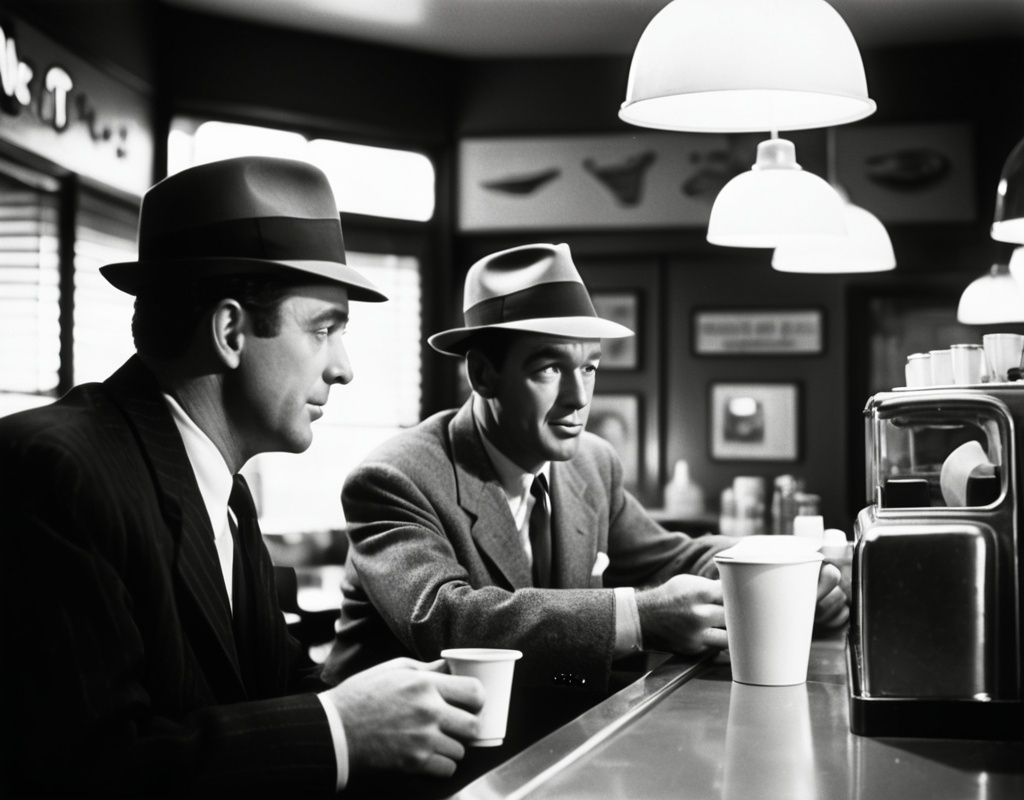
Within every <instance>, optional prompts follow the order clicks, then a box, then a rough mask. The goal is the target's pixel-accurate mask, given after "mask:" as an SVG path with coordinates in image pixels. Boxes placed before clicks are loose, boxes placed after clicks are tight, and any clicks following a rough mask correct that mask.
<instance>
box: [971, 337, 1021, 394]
mask: <svg viewBox="0 0 1024 800" xmlns="http://www.w3.org/2000/svg"><path fill="white" fill-rule="evenodd" d="M981 340H982V341H983V342H984V349H985V361H986V362H987V363H988V374H989V380H990V381H992V382H993V383H1005V382H1006V381H1008V380H1010V377H1009V372H1010V370H1011V369H1020V365H1021V356H1022V353H1024V336H1022V335H1021V334H1019V333H986V334H985V335H984V336H982V337H981Z"/></svg>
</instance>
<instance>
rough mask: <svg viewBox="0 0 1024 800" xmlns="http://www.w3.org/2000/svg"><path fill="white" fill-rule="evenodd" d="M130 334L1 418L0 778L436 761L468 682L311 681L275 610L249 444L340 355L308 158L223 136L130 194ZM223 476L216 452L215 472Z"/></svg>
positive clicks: (143, 776)
mask: <svg viewBox="0 0 1024 800" xmlns="http://www.w3.org/2000/svg"><path fill="white" fill-rule="evenodd" d="M103 274H104V276H105V277H106V278H107V279H108V280H109V281H110V282H111V283H112V284H113V285H114V286H116V287H117V288H119V289H122V290H124V291H126V292H128V293H130V294H133V295H135V298H136V300H135V316H134V319H133V323H132V327H133V333H134V337H135V344H136V350H137V353H136V355H135V356H133V357H132V358H131V359H129V361H128V362H127V363H125V364H124V366H122V367H121V368H120V369H119V370H118V371H117V372H116V373H115V374H114V375H113V376H111V377H110V378H109V379H108V380H106V381H104V382H103V383H93V384H85V385H81V386H78V387H76V388H74V389H72V390H71V391H70V392H69V393H68V394H66V395H65V396H64V397H62V398H61V399H60V400H58V401H57V402H55V403H53V404H52V405H50V406H47V407H45V408H39V409H36V410H32V411H27V412H22V413H19V414H16V415H12V416H9V417H7V418H5V419H3V420H0V508H2V509H3V511H2V514H3V517H2V519H3V522H2V540H0V541H2V548H3V549H2V558H0V591H2V592H3V596H2V602H0V636H2V641H3V647H4V652H3V657H2V662H0V663H2V670H3V671H2V675H0V693H2V694H0V698H2V708H0V719H2V720H3V725H4V729H5V734H6V735H5V737H4V738H5V743H4V747H3V756H2V759H3V760H2V767H3V772H2V787H0V788H2V793H4V794H5V795H8V796H10V795H19V796H20V795H22V794H41V795H48V796H52V795H65V794H69V793H70V794H78V793H85V794H99V795H103V796H107V795H113V794H131V795H135V796H152V795H155V794H168V793H170V794H184V795H188V796H193V795H202V794H213V793H215V794H218V795H223V794H224V792H225V791H231V792H235V793H241V795H242V796H254V795H262V794H263V793H268V794H278V795H280V796H288V797H296V796H302V797H305V796H308V795H311V794H318V793H319V794H325V795H329V794H333V793H334V792H335V791H336V790H337V789H338V788H339V787H341V786H344V785H345V783H346V781H347V780H348V777H349V775H350V774H351V776H352V777H353V778H356V777H358V776H360V775H362V774H365V773H372V772H373V771H374V770H398V769H405V770H408V771H411V772H416V773H421V774H427V775H435V776H443V777H446V776H448V775H450V774H451V772H452V771H453V769H454V767H455V762H456V761H457V760H459V759H460V758H461V757H462V755H463V752H464V750H463V745H462V744H461V740H463V739H468V738H471V737H472V736H473V735H475V732H476V729H477V719H476V715H475V712H476V711H478V710H479V708H480V706H481V704H482V691H481V687H480V686H479V684H478V682H476V681H475V680H473V679H467V678H458V677H455V676H452V675H449V674H445V673H444V671H443V670H444V668H443V666H442V662H437V663H435V664H425V663H421V662H417V661H413V660H411V659H406V660H400V661H392V662H389V663H387V664H383V665H381V666H379V667H377V668H375V669H374V670H370V671H368V672H365V673H362V674H359V675H355V676H352V677H351V678H350V679H349V680H347V681H345V682H344V683H341V684H340V685H338V686H336V687H334V688H331V689H328V688H327V686H326V685H325V684H323V683H322V682H321V681H320V680H319V679H318V677H317V676H316V668H315V667H313V665H312V664H311V663H310V662H309V661H308V659H305V660H304V658H303V656H302V655H301V653H300V651H299V648H298V644H297V642H296V641H295V640H294V639H292V638H291V637H290V636H289V634H288V631H287V629H286V626H285V622H284V619H283V615H282V613H281V610H280V608H279V606H278V601H277V597H276V592H275V584H274V573H273V565H272V564H271V561H270V558H269V556H268V553H267V551H266V549H265V547H264V545H263V542H262V539H261V536H260V532H259V527H258V523H257V521H256V514H255V507H254V506H253V503H252V497H251V495H250V494H249V491H248V489H247V487H246V486H245V482H244V479H242V478H240V477H239V476H238V475H237V473H238V470H239V469H240V468H241V467H242V465H243V464H245V462H246V461H247V460H248V459H250V458H251V457H252V456H254V455H256V454H257V453H261V452H266V451H271V450H277V451H287V452H295V453H298V452H301V451H303V450H305V449H306V448H307V447H308V446H309V444H310V441H311V438H312V429H311V425H312V423H313V422H314V421H315V420H316V419H318V418H319V417H320V416H321V414H322V406H323V405H324V404H325V403H326V402H327V398H328V394H329V392H330V389H331V386H332V384H345V383H348V382H349V381H350V380H351V379H352V375H353V372H352V366H351V364H350V363H349V360H348V356H347V354H346V352H345V347H344V345H343V343H342V334H343V332H344V330H345V325H346V321H347V320H348V316H349V302H350V301H370V302H374V301H381V300H384V299H386V298H385V297H384V296H383V295H382V294H381V293H380V292H379V291H378V290H377V289H376V288H375V287H374V286H373V285H372V284H371V283H370V282H369V281H368V280H366V278H364V277H363V276H362V275H361V274H359V273H358V272H357V271H356V270H354V269H352V268H351V267H350V266H348V265H347V264H346V263H345V248H344V243H343V240H342V233H341V225H340V220H339V216H338V211H337V205H336V204H335V200H334V197H333V194H332V193H331V190H330V186H329V184H328V182H327V178H326V176H325V175H324V174H323V173H322V172H320V171H319V170H318V169H316V168H314V167H311V166H309V165H307V164H303V163H300V162H296V161H289V160H283V159H270V158H240V159H230V160H227V161H221V162H216V163H212V164H207V165H203V166H198V167H194V168H192V169H189V170H186V171H184V172H181V173H178V174H176V175H173V176H171V177H169V178H167V179H165V180H163V181H162V182H160V183H159V184H157V185H156V186H155V187H153V188H152V189H151V190H150V191H149V192H148V193H147V194H146V195H145V197H144V198H143V201H142V209H141V217H140V223H139V259H138V261H136V262H131V263H123V264H112V265H109V266H107V267H105V268H103ZM233 476H234V477H233Z"/></svg>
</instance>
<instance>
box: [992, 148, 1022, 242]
mask: <svg viewBox="0 0 1024 800" xmlns="http://www.w3.org/2000/svg"><path fill="white" fill-rule="evenodd" d="M992 238H993V239H995V240H997V241H1000V242H1012V243H1014V244H1024V139H1021V140H1020V141H1019V142H1017V146H1016V147H1014V148H1013V150H1012V151H1011V152H1010V155H1009V156H1008V157H1007V159H1006V163H1005V164H1004V165H1003V171H1002V173H1001V174H1000V176H999V186H998V187H997V188H996V213H995V216H994V217H993V220H992Z"/></svg>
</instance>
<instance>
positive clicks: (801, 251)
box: [772, 202, 896, 274]
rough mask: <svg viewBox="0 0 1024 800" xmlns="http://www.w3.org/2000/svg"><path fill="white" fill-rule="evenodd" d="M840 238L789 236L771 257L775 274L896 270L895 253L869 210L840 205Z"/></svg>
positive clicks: (881, 225)
mask: <svg viewBox="0 0 1024 800" xmlns="http://www.w3.org/2000/svg"><path fill="white" fill-rule="evenodd" d="M843 218H844V220H845V221H846V234H845V235H843V236H799V237H793V238H792V239H789V240H787V241H785V242H783V243H782V244H780V245H779V246H778V247H776V248H775V252H774V253H773V254H772V268H773V269H776V270H778V271H779V272H801V273H829V274H840V273H854V272H886V271H888V270H891V269H895V268H896V254H895V253H894V252H893V249H892V241H891V240H890V239H889V234H888V232H887V231H886V230H885V226H884V225H883V224H882V223H881V222H880V221H879V220H878V217H876V216H875V215H874V214H872V213H871V212H870V211H865V210H864V209H863V208H861V207H860V206H855V205H853V203H849V202H848V203H846V204H845V205H844V206H843Z"/></svg>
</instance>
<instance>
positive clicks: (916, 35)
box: [163, 0, 1024, 58]
mask: <svg viewBox="0 0 1024 800" xmlns="http://www.w3.org/2000/svg"><path fill="white" fill-rule="evenodd" d="M722 1H723V2H724V0H722ZM761 1H762V2H777V3H778V4H779V5H780V6H784V5H785V3H787V2H789V1H790V0H761ZM163 2H165V3H168V4H169V5H174V6H179V7H182V8H188V9H191V10H196V11H202V12H206V13H211V14H218V15H224V16H229V17H236V18H241V19H247V20H250V21H253V22H260V23H264V24H270V25H279V26H283V27H288V28H295V29H299V30H308V31H316V32H320V33H324V34H328V35H334V36H339V37H344V38H352V39H358V40H363V41H368V42H374V43H377V44H385V45H394V46H397V47H402V48H408V49H412V50H419V51H423V52H428V53H435V54H441V55H448V56H453V57H458V58H542V57H568V56H602V55H613V56H614V55H627V56H628V55H630V54H631V53H632V52H633V48H634V47H635V45H636V42H637V40H638V39H639V38H640V34H641V33H642V32H643V30H644V28H645V27H646V25H647V23H648V22H649V21H650V19H651V18H652V17H653V16H654V15H655V14H656V13H657V12H658V11H659V10H660V9H661V8H662V7H663V6H665V5H666V4H667V2H668V0H163ZM828 2H829V3H830V4H831V5H832V6H833V7H834V8H835V9H836V11H838V12H839V14H840V16H842V17H843V19H844V20H845V21H846V24H847V25H848V26H849V28H850V30H851V31H852V33H853V35H854V38H855V39H856V40H857V43H858V44H859V45H860V46H861V47H887V46H894V45H906V44H921V43H928V42H947V41H969V40H977V39H987V38H1000V37H1006V36H1020V37H1024V0H828Z"/></svg>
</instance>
